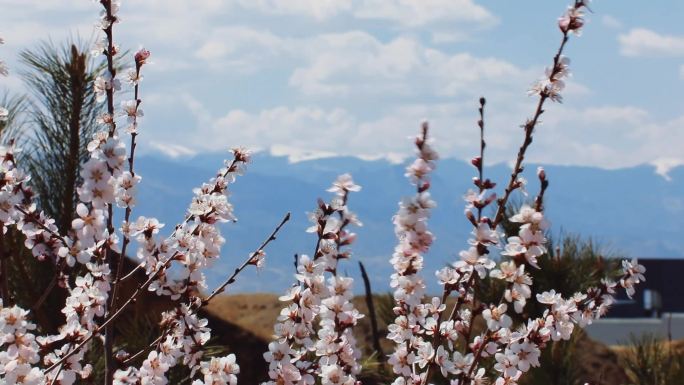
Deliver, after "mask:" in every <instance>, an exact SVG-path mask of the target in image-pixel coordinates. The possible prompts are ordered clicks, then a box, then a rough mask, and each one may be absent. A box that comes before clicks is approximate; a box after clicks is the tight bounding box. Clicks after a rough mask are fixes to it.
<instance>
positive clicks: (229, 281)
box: [202, 213, 290, 306]
mask: <svg viewBox="0 0 684 385" xmlns="http://www.w3.org/2000/svg"><path fill="white" fill-rule="evenodd" d="M289 220H290V213H287V214H285V217H284V218H283V220H282V221H280V224H279V225H278V226H277V227H276V228H275V230H273V232H272V233H271V235H269V236H268V238H266V239H265V240H264V241H263V242H262V243H261V245H260V246H259V247H257V248H256V250H254V252H253V253H252V254H250V255H248V256H247V259H246V260H245V261H244V262H243V263H242V264H241V265H240V266H239V267H238V268H236V269H235V271H233V274H231V275H230V277H228V279H226V280H225V281H224V282H223V283H222V284H221V285H219V287H217V288H216V289H214V291H213V292H212V293H211V294H210V295H209V296H208V297H207V298H205V299H203V300H202V306H204V305H206V304H207V303H209V301H211V300H212V299H213V298H214V297H216V296H217V295H219V294H220V293H222V292H223V291H224V290H225V288H226V286H228V285H230V284H232V283H233V282H235V278H236V277H237V276H238V274H240V272H241V271H242V270H244V269H245V268H246V267H247V266H248V265H250V264H251V262H252V259H253V258H254V256H256V255H258V254H259V253H260V252H261V251H263V250H264V248H265V247H266V246H267V245H268V244H269V243H271V241H274V240H275V239H276V235H277V234H278V232H279V231H280V229H281V228H282V227H283V226H284V225H285V223H287V221H289Z"/></svg>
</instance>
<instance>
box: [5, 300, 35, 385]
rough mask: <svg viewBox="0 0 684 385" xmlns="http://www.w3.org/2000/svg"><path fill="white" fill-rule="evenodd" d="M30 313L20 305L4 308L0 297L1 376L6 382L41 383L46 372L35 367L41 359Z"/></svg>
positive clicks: (31, 384)
mask: <svg viewBox="0 0 684 385" xmlns="http://www.w3.org/2000/svg"><path fill="white" fill-rule="evenodd" d="M28 315H29V312H28V311H26V310H24V309H22V308H20V307H18V306H16V305H15V306H11V307H3V303H2V300H0V348H1V350H0V376H2V379H0V382H1V383H7V384H30V385H33V384H36V385H37V384H42V383H44V381H45V375H44V373H43V372H42V371H41V370H40V369H38V368H37V367H34V366H33V365H35V364H37V363H38V362H39V361H40V355H39V354H38V353H39V349H40V346H39V345H38V343H37V342H36V336H35V335H34V334H33V330H35V329H36V325H35V324H33V323H32V322H30V321H29V319H28Z"/></svg>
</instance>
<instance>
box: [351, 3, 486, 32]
mask: <svg viewBox="0 0 684 385" xmlns="http://www.w3.org/2000/svg"><path fill="white" fill-rule="evenodd" d="M354 14H355V16H357V17H360V18H367V19H381V20H392V21H396V22H398V23H400V24H403V25H407V26H420V25H425V24H428V23H435V22H440V21H452V22H453V21H456V22H471V23H479V24H483V25H492V24H495V23H496V22H497V18H496V17H495V16H494V15H492V14H491V13H490V12H489V11H488V10H487V9H486V8H484V7H482V6H481V5H478V4H476V3H475V2H474V1H472V0H362V1H359V2H358V6H357V7H356V9H355V11H354Z"/></svg>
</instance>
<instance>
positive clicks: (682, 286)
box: [608, 259, 684, 318]
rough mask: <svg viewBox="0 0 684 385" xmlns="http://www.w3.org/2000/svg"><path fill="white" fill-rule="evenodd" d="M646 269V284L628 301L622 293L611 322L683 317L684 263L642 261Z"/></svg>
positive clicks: (673, 260)
mask: <svg viewBox="0 0 684 385" xmlns="http://www.w3.org/2000/svg"><path fill="white" fill-rule="evenodd" d="M639 263H640V264H642V265H644V267H646V282H642V283H640V284H639V285H638V286H637V287H636V293H635V294H634V296H633V298H632V299H629V298H628V297H627V295H626V294H625V292H624V290H620V291H619V294H618V296H617V303H615V304H614V305H613V307H612V308H611V309H610V311H609V312H608V317H609V318H635V317H658V316H659V315H661V314H662V313H684V259H639Z"/></svg>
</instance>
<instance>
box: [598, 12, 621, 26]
mask: <svg viewBox="0 0 684 385" xmlns="http://www.w3.org/2000/svg"><path fill="white" fill-rule="evenodd" d="M601 23H602V24H603V25H604V26H606V27H608V28H612V29H620V28H622V22H621V21H620V20H618V19H616V18H615V17H613V16H611V15H603V17H602V18H601Z"/></svg>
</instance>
